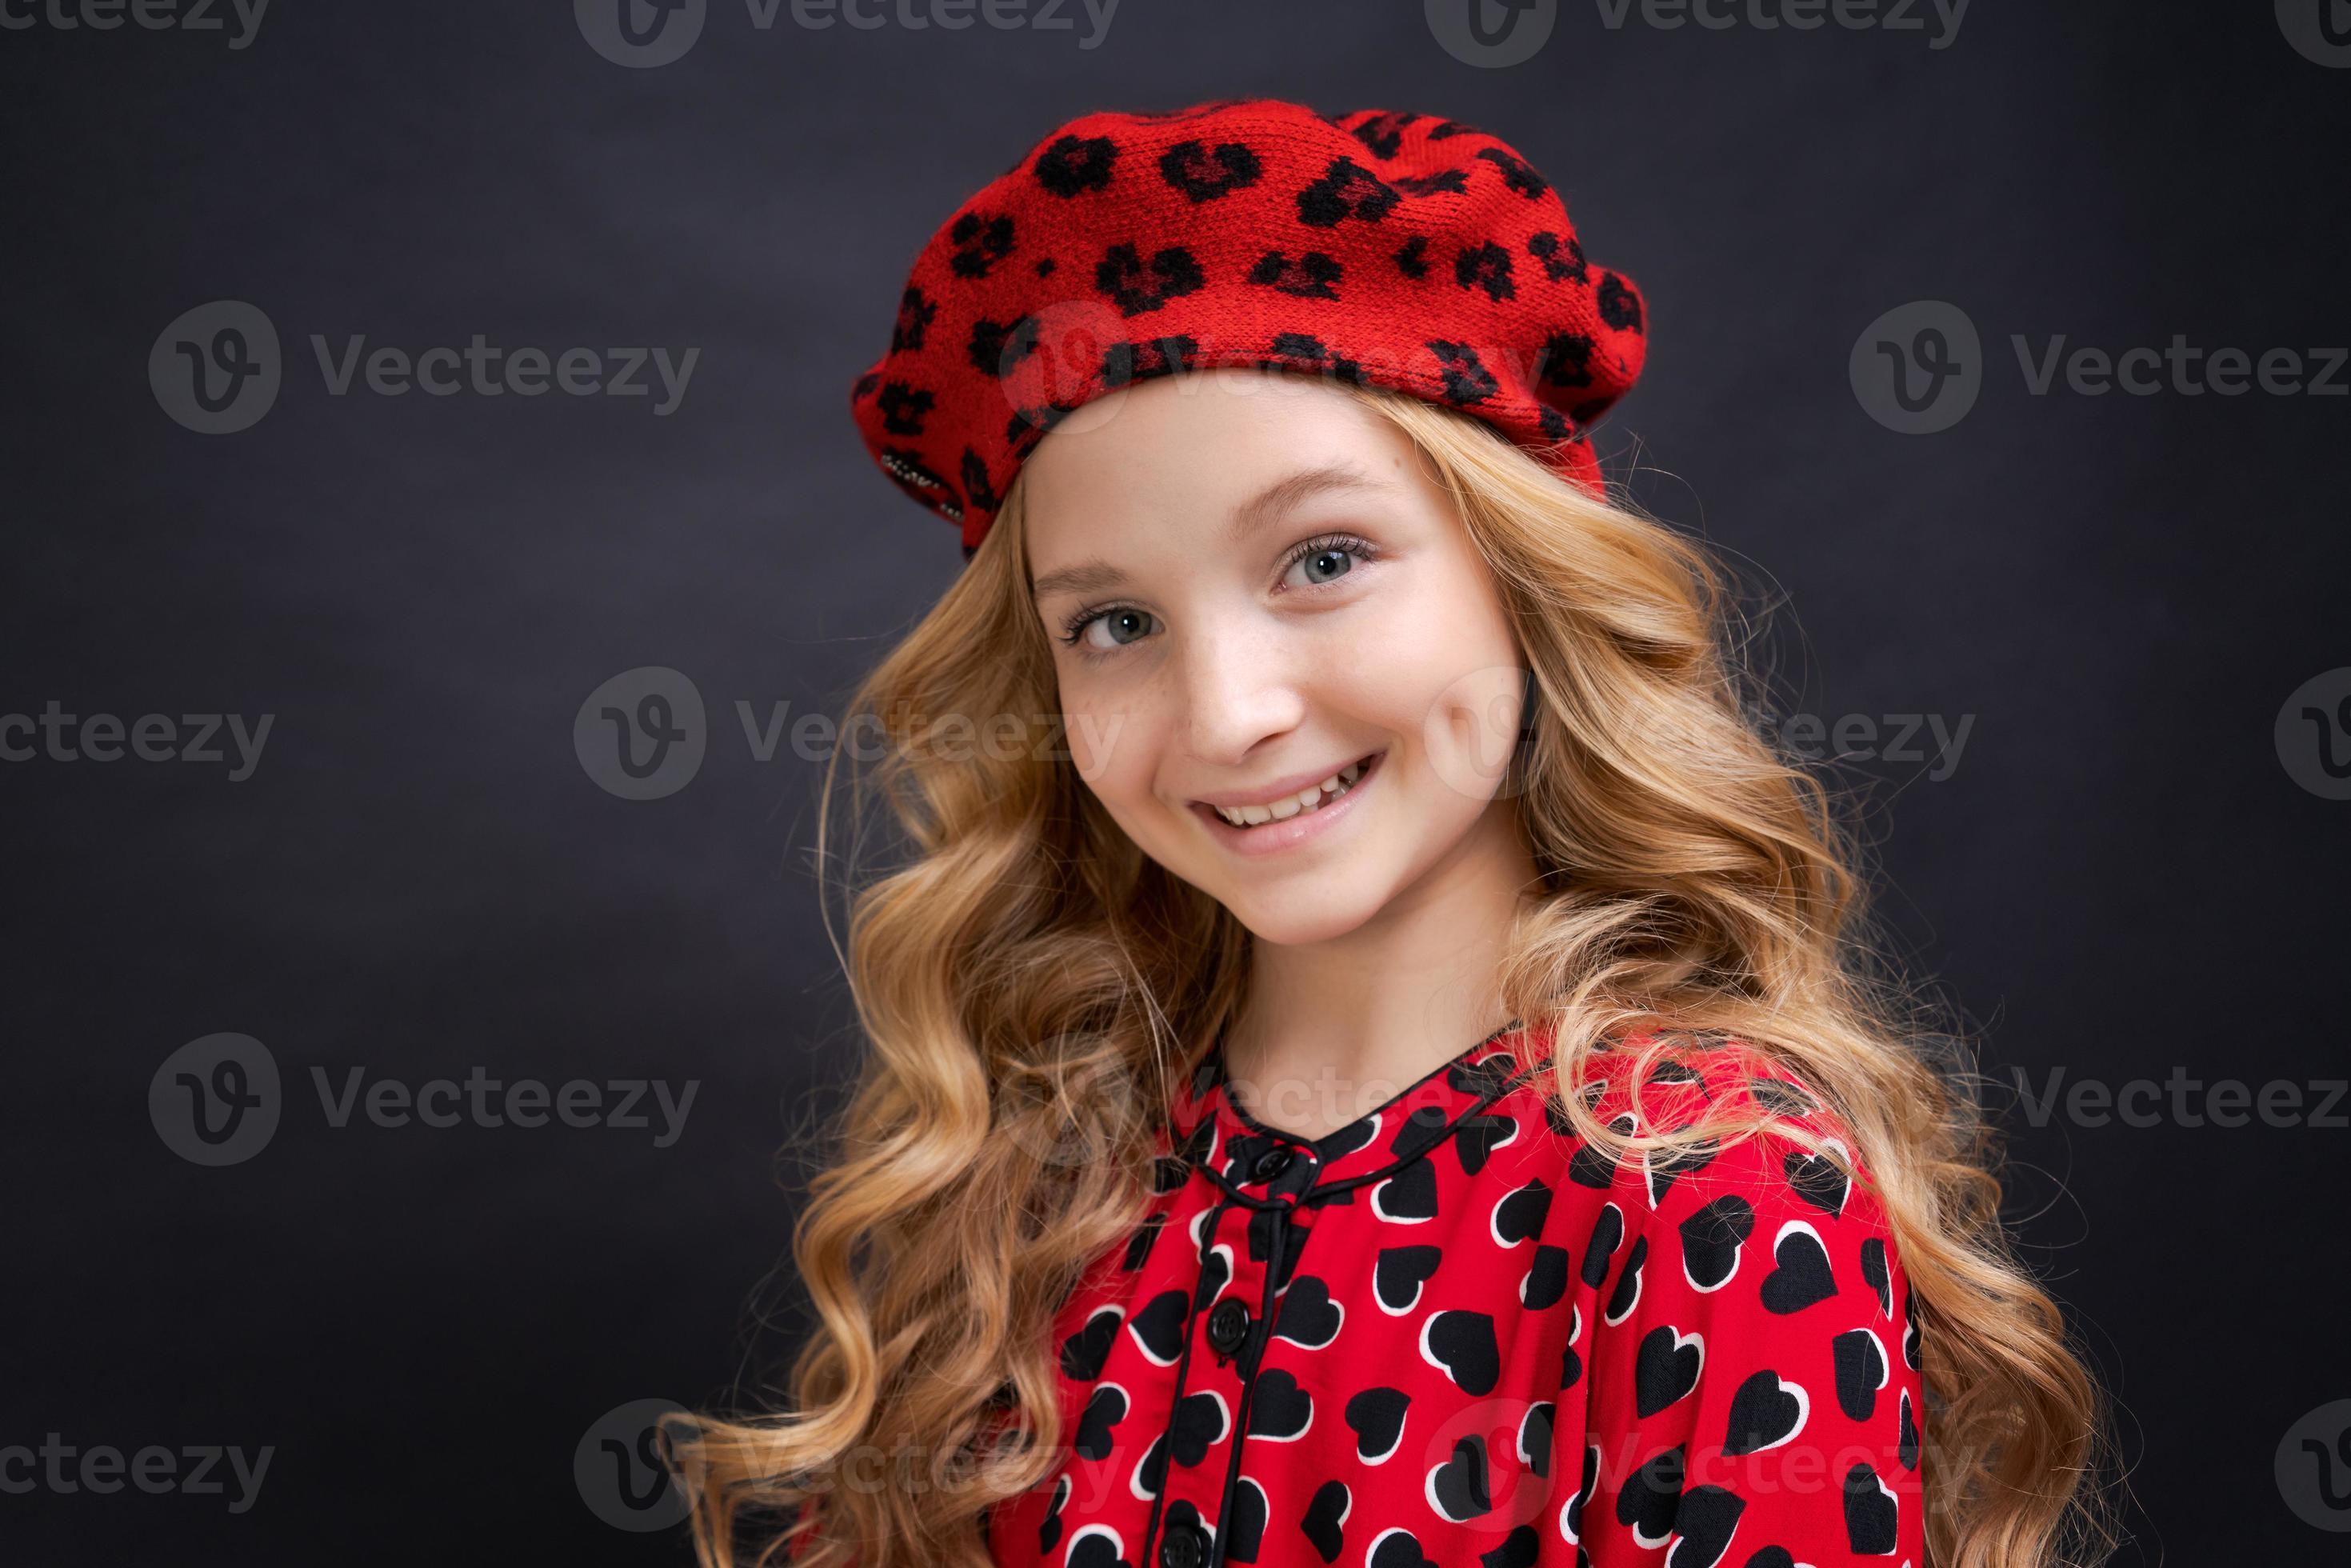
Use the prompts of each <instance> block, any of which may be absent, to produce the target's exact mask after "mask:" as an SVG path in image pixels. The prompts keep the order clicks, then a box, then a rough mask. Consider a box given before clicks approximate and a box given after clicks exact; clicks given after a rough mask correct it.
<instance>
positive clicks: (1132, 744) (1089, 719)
mask: <svg viewBox="0 0 2351 1568" xmlns="http://www.w3.org/2000/svg"><path fill="white" fill-rule="evenodd" d="M1061 727H1062V734H1063V736H1064V737H1065V738H1066V740H1067V743H1068V745H1069V748H1070V762H1071V766H1072V767H1074V768H1076V769H1077V770H1078V777H1079V778H1081V779H1084V780H1085V781H1086V784H1087V786H1088V787H1089V788H1090V789H1092V790H1093V792H1094V793H1095V795H1096V796H1098V797H1100V798H1101V800H1102V803H1103V804H1104V805H1105V806H1109V807H1112V808H1113V809H1117V808H1120V807H1123V806H1125V805H1126V804H1128V803H1129V802H1130V801H1134V800H1137V799H1138V798H1140V797H1142V796H1144V795H1148V794H1149V792H1150V789H1151V759H1150V751H1151V748H1150V747H1149V746H1147V745H1145V744H1144V741H1145V738H1146V736H1145V727H1144V725H1143V724H1142V723H1141V722H1140V721H1139V720H1138V718H1137V717H1136V716H1135V715H1134V714H1133V713H1131V712H1129V711H1127V710H1126V709H1123V708H1098V707H1088V706H1082V704H1081V706H1076V707H1065V708H1064V709H1063V711H1062V714H1061Z"/></svg>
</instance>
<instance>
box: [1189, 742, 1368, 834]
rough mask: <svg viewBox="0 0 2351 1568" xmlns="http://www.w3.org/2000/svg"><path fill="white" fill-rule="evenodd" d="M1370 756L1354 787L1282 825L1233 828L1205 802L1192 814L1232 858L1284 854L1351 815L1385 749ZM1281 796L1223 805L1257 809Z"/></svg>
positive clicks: (1315, 780) (1317, 778)
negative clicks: (1232, 853)
mask: <svg viewBox="0 0 2351 1568" xmlns="http://www.w3.org/2000/svg"><path fill="white" fill-rule="evenodd" d="M1370 756H1371V760H1370V761H1369V762H1367V763H1365V764H1364V770H1363V771H1362V772H1361V773H1358V774H1357V775H1355V781H1354V783H1353V784H1352V785H1350V786H1348V788H1347V791H1346V793H1345V794H1343V795H1341V796H1340V797H1339V798H1338V799H1337V800H1333V801H1332V802H1331V803H1330V804H1329V805H1326V806H1318V807H1316V808H1315V809H1314V810H1311V811H1301V812H1300V813H1299V814H1298V815H1297V816H1295V817H1291V818H1290V819H1289V820H1288V821H1280V822H1264V823H1260V824H1259V825H1258V826H1257V827H1254V828H1236V827H1234V826H1233V825H1232V824H1231V823H1230V822H1228V821H1225V820H1224V819H1223V818H1222V817H1220V816H1218V815H1217V810H1216V808H1215V807H1213V806H1210V805H1209V804H1208V803H1207V802H1206V801H1205V800H1195V801H1193V802H1192V808H1191V809H1192V814H1193V815H1194V816H1196V817H1197V818H1199V819H1200V821H1203V822H1205V823H1207V828H1208V831H1209V832H1210V833H1211V834H1213V835H1214V836H1215V837H1216V839H1217V841H1218V842H1220V843H1222V844H1223V845H1224V846H1225V847H1226V848H1227V849H1228V850H1230V851H1232V852H1234V853H1235V854H1239V855H1271V854H1280V852H1282V851H1284V850H1287V849H1293V848H1295V847H1296V846H1298V845H1300V844H1302V843H1305V842H1307V841H1309V840H1311V839H1316V838H1320V837H1321V836H1322V835H1323V834H1324V833H1327V832H1329V831H1332V829H1333V828H1335V827H1337V826H1338V825H1339V824H1340V823H1341V822H1342V821H1344V820H1345V819H1346V818H1347V817H1348V816H1349V815H1350V814H1351V813H1352V812H1353V809H1354V805H1355V798H1356V797H1357V796H1359V795H1361V794H1362V793H1363V792H1364V786H1366V785H1368V784H1369V783H1371V782H1372V780H1373V779H1376V778H1378V777H1379V772H1380V764H1381V763H1383V762H1384V761H1385V760H1386V759H1387V749H1386V747H1382V748H1381V749H1379V750H1378V751H1375V752H1373V753H1371V754H1370ZM1352 765H1353V758H1350V759H1349V761H1347V762H1343V763H1341V764H1340V767H1341V768H1346V767H1350V766H1352ZM1334 771H1335V769H1334ZM1329 777H1331V775H1330V773H1317V774H1315V775H1313V776H1312V777H1311V778H1308V779H1302V780H1301V781H1300V783H1299V784H1298V786H1297V788H1296V789H1290V790H1289V791H1288V793H1290V794H1292V795H1295V794H1297V793H1298V791H1299V790H1300V789H1306V788H1308V787H1309V786H1311V785H1315V784H1320V783H1321V782H1322V780H1323V779H1328V778H1329ZM1281 796H1282V792H1281V791H1279V790H1277V791H1275V792H1273V793H1271V794H1269V795H1266V796H1265V797H1264V798H1263V799H1262V800H1241V801H1227V802H1225V803H1226V804H1228V805H1245V806H1257V805H1263V804H1265V803H1266V801H1268V800H1280V799H1281Z"/></svg>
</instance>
